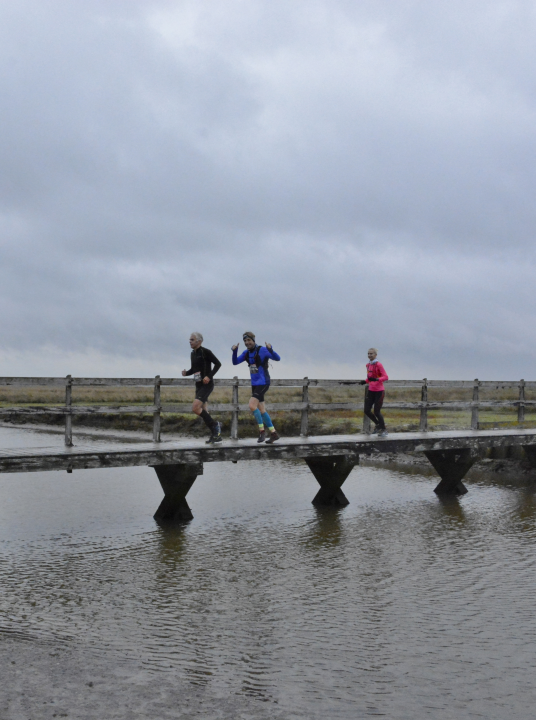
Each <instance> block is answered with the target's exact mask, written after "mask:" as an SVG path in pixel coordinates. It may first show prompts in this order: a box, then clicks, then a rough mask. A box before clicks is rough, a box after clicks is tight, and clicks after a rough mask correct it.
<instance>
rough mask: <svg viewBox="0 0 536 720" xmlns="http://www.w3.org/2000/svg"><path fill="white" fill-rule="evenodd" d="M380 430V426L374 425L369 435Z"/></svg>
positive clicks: (375, 433)
mask: <svg viewBox="0 0 536 720" xmlns="http://www.w3.org/2000/svg"><path fill="white" fill-rule="evenodd" d="M379 432H380V426H379V425H374V430H373V431H372V432H371V433H370V434H371V435H377V434H378V433H379Z"/></svg>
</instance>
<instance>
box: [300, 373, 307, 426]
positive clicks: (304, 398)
mask: <svg viewBox="0 0 536 720" xmlns="http://www.w3.org/2000/svg"><path fill="white" fill-rule="evenodd" d="M303 379H304V380H305V382H304V384H303V389H302V403H305V407H304V408H303V410H302V411H301V425H300V435H301V436H302V437H307V435H309V378H308V377H304V378H303Z"/></svg>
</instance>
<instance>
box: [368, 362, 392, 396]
mask: <svg viewBox="0 0 536 720" xmlns="http://www.w3.org/2000/svg"><path fill="white" fill-rule="evenodd" d="M386 380H389V378H388V377H387V373H386V372H385V369H384V367H383V365H382V364H381V362H379V361H378V360H374V361H373V362H370V363H367V383H368V386H369V390H372V391H373V392H376V391H378V390H385V388H384V386H383V383H384V381H386Z"/></svg>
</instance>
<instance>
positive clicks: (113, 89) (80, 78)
mask: <svg viewBox="0 0 536 720" xmlns="http://www.w3.org/2000/svg"><path fill="white" fill-rule="evenodd" d="M535 24H536V17H535V13H534V10H533V8H532V5H529V4H526V3H523V2H499V1H498V0H497V2H485V3H484V2H476V3H471V4H469V5H467V3H465V4H462V3H460V2H454V3H449V4H448V5H441V6H439V5H437V4H431V3H430V4H423V3H421V2H402V3H400V2H395V1H394V0H393V1H392V2H385V3H377V2H363V3H354V2H346V1H343V0H330V2H329V3H328V2H326V1H325V0H313V1H311V0H308V2H301V1H297V2H295V3H292V4H289V3H287V2H282V1H275V2H270V3H265V2H250V3H242V2H226V3H214V2H212V0H211V1H210V2H209V1H208V0H196V1H195V2H180V3H175V2H164V1H162V2H156V1H155V2H150V1H146V2H144V1H142V0H140V1H137V2H114V1H113V0H112V1H110V2H106V3H104V2H97V1H96V0H88V1H87V2H84V3H81V2H80V3H71V2H59V1H58V2H50V3H46V4H43V3H37V2H30V1H26V2H21V3H20V4H17V5H10V6H9V7H8V6H7V5H4V6H2V7H1V8H0V28H3V29H2V30H0V62H1V63H2V69H3V71H2V74H1V75H0V94H1V97H2V108H3V110H2V128H3V132H2V134H1V136H0V162H1V166H2V174H1V177H0V243H1V248H2V256H3V263H2V265H1V267H0V283H1V284H0V288H1V290H0V304H1V308H2V317H3V323H2V331H3V332H2V335H3V342H4V346H5V347H8V348H13V349H15V350H21V351H25V352H31V351H32V350H36V349H38V348H40V347H44V346H46V345H47V344H51V343H52V344H54V345H55V346H57V347H58V348H60V349H61V348H69V349H71V350H77V351H80V352H84V351H87V352H90V351H91V350H98V351H99V352H101V353H103V354H104V355H106V353H109V354H110V355H112V354H113V355H121V354H122V355H124V356H125V357H128V358H132V357H145V358H150V359H151V358H155V359H158V357H161V358H164V359H166V362H167V361H171V359H172V358H174V357H175V356H176V352H177V345H178V343H179V338H180V337H181V336H182V335H187V334H188V333H189V332H190V331H191V330H192V329H193V328H198V329H201V330H202V331H203V332H204V334H205V335H206V336H210V337H211V338H212V340H213V342H212V345H213V346H214V349H218V348H223V349H224V352H226V351H227V349H228V346H229V345H230V344H231V343H232V342H236V341H237V340H238V339H239V338H240V333H241V332H242V331H243V329H244V328H245V327H252V328H257V329H259V332H260V333H261V334H263V335H265V336H266V337H265V339H267V340H272V341H273V342H276V343H277V346H278V347H280V348H282V352H283V351H284V352H283V354H284V355H285V357H287V358H288V359H289V361H292V362H293V363H294V365H295V366H296V365H299V366H301V365H302V364H303V363H304V362H306V363H308V364H309V365H310V367H311V368H313V369H314V367H326V366H327V365H328V364H329V363H330V362H333V363H342V364H344V363H348V364H350V365H351V364H354V363H355V362H357V358H360V357H361V355H362V354H363V353H362V348H363V347H365V346H367V347H368V346H369V345H371V344H374V345H376V344H377V345H379V346H381V347H382V348H383V350H382V352H385V353H386V355H387V357H389V358H391V359H392V362H394V361H395V359H396V362H397V363H398V366H399V367H401V368H404V369H405V370H407V371H408V372H414V373H415V374H416V375H417V376H422V375H428V376H432V375H433V374H434V370H435V371H437V372H441V373H443V374H445V373H448V374H449V375H450V376H456V375H458V376H462V375H463V376H464V377H467V376H469V377H473V376H476V375H483V374H486V373H487V374H488V375H490V376H491V375H495V376H500V375H511V374H512V373H513V374H514V375H519V376H520V375H522V374H524V375H526V376H527V377H529V376H530V372H531V368H532V365H533V360H534V355H535V352H536V344H535V343H534V342H533V340H532V338H531V337H530V336H528V334H527V328H528V327H530V321H531V318H532V317H533V314H534V310H535V307H534V299H533V292H532V274H533V269H534V267H533V266H534V262H535V259H534V250H533V232H534V226H535V216H534V215H535V210H534V202H533V196H534V187H535V184H536V183H535V179H536V178H535V172H536V171H535V169H534V163H533V160H532V157H533V156H534V151H535V136H534V131H533V126H534V114H535V109H536V108H535V95H534V81H535V78H534V71H533V68H534V66H535V63H534V60H535V57H534V55H535V52H536V51H535V50H534V43H533V42H531V41H530V37H531V36H532V35H533V32H534V26H535ZM212 345H211V346H212ZM512 346H515V347H516V348H518V349H519V350H518V352H517V353H515V354H514V355H515V357H512V355H513V353H512ZM36 357H37V358H38V353H37V354H36ZM359 362H361V361H359ZM313 369H311V372H310V373H307V372H304V374H314V372H313ZM38 371H39V370H38V359H36V369H35V372H36V374H37V373H38Z"/></svg>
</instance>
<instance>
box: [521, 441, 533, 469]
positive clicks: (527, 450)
mask: <svg viewBox="0 0 536 720" xmlns="http://www.w3.org/2000/svg"><path fill="white" fill-rule="evenodd" d="M523 450H524V451H525V457H526V458H527V460H528V461H529V463H530V464H531V466H532V467H533V468H534V467H536V445H523Z"/></svg>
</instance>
